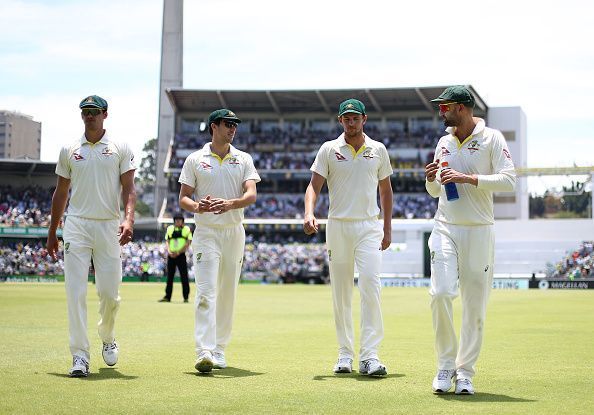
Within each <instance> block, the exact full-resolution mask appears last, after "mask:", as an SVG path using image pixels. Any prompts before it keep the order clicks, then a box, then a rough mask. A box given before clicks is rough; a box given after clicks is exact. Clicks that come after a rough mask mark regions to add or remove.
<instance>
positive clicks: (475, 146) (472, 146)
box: [468, 140, 480, 154]
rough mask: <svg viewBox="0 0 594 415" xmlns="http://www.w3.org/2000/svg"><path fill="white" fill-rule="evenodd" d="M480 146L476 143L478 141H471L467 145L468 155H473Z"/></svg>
mask: <svg viewBox="0 0 594 415" xmlns="http://www.w3.org/2000/svg"><path fill="white" fill-rule="evenodd" d="M479 147H480V145H479V143H478V140H472V141H471V142H470V143H469V144H468V150H469V151H470V154H474V153H476V152H477V151H479V150H480V148H479Z"/></svg>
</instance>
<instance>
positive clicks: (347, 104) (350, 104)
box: [338, 98, 365, 117]
mask: <svg viewBox="0 0 594 415" xmlns="http://www.w3.org/2000/svg"><path fill="white" fill-rule="evenodd" d="M347 112H352V113H355V114H361V115H365V105H363V103H362V102H361V101H359V100H358V99H354V98H349V99H347V100H346V101H342V102H341V103H340V106H339V107H338V116H339V117H340V116H342V115H343V114H346V113H347Z"/></svg>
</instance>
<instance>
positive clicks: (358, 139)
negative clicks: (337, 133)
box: [344, 132, 365, 151]
mask: <svg viewBox="0 0 594 415" xmlns="http://www.w3.org/2000/svg"><path fill="white" fill-rule="evenodd" d="M344 141H346V142H347V144H349V145H350V146H352V147H353V148H354V149H355V151H358V150H359V149H360V148H361V146H362V145H363V144H365V134H363V132H361V133H360V134H357V135H355V136H350V137H349V136H347V135H346V134H345V135H344Z"/></svg>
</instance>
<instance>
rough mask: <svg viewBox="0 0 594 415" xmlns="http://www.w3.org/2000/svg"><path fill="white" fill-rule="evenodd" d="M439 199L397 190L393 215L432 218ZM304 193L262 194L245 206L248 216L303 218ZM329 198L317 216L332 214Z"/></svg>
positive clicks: (323, 199) (320, 201) (320, 204)
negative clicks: (330, 212) (254, 201)
mask: <svg viewBox="0 0 594 415" xmlns="http://www.w3.org/2000/svg"><path fill="white" fill-rule="evenodd" d="M437 201H438V199H434V198H432V197H431V196H429V195H428V194H426V193H425V194H423V193H420V194H398V193H395V194H394V201H393V207H392V217H393V218H395V219H431V218H433V217H434V216H435V211H436V210H437ZM304 203H305V197H304V195H303V194H297V195H295V194H258V198H257V199H256V203H254V204H253V205H250V206H248V207H247V208H246V209H245V217H246V218H258V219H274V218H277V219H280V218H283V219H301V218H303V212H304V209H305V205H304ZM328 206H329V199H328V194H327V193H322V194H320V196H319V197H318V200H317V203H316V210H315V215H316V217H317V218H326V217H327V216H328Z"/></svg>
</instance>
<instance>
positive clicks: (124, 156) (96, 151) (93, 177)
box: [56, 132, 136, 220]
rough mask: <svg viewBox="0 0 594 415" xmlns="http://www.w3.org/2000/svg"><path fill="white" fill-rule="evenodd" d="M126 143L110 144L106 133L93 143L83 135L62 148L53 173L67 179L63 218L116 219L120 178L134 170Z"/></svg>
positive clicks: (132, 156)
mask: <svg viewBox="0 0 594 415" xmlns="http://www.w3.org/2000/svg"><path fill="white" fill-rule="evenodd" d="M135 169H136V166H135V165H134V154H133V153H132V150H130V147H128V144H126V143H121V142H115V141H112V140H111V139H110V138H109V136H108V134H107V132H105V134H104V135H103V137H102V138H101V140H99V141H98V142H97V143H95V144H93V143H90V142H88V141H87V138H86V137H85V135H84V134H83V136H82V137H81V138H80V139H79V140H77V141H76V142H74V143H72V144H70V145H66V146H64V147H62V150H61V151H60V156H59V158H58V164H57V165H56V174H57V175H59V176H62V177H64V178H66V179H70V186H71V191H70V201H69V203H68V210H67V213H66V216H79V217H82V218H87V219H99V220H107V219H119V218H120V195H121V192H122V185H121V183H120V176H121V175H122V174H124V173H126V172H127V171H130V170H135Z"/></svg>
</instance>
